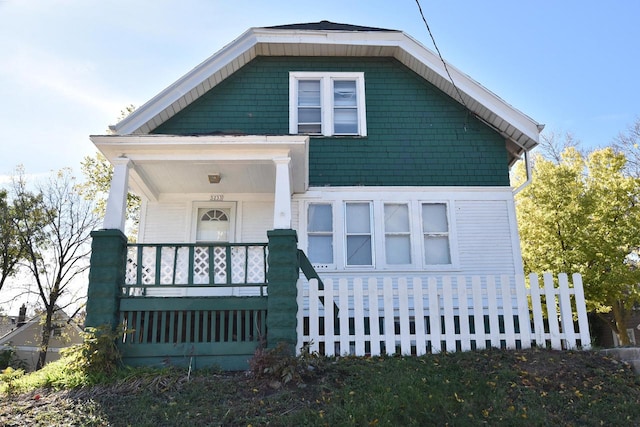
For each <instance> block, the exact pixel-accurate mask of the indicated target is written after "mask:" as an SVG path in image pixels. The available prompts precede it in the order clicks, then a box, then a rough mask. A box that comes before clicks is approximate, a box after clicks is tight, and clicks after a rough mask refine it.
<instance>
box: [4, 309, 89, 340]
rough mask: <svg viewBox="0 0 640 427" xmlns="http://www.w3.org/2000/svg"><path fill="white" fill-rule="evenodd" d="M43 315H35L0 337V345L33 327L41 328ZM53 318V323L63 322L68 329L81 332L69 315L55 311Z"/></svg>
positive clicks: (61, 311)
mask: <svg viewBox="0 0 640 427" xmlns="http://www.w3.org/2000/svg"><path fill="white" fill-rule="evenodd" d="M43 314H44V313H39V314H36V315H35V316H33V317H32V318H31V319H29V320H27V321H26V322H25V323H24V324H23V325H22V326H20V327H14V328H13V329H12V330H10V331H9V332H7V333H6V334H5V335H3V336H0V345H4V344H7V343H9V342H11V341H12V340H14V339H15V337H16V336H18V335H20V334H23V333H25V331H27V332H28V331H29V330H30V329H31V328H32V327H34V326H37V327H39V328H41V326H40V325H41V321H42V317H43ZM54 316H55V317H54V323H61V322H64V324H65V325H68V327H70V328H73V329H74V330H76V331H77V332H82V328H80V326H78V324H77V323H76V322H74V321H73V319H71V318H70V317H69V315H68V314H67V313H65V312H64V311H63V310H57V311H56V312H55V314H54ZM41 329H42V328H41Z"/></svg>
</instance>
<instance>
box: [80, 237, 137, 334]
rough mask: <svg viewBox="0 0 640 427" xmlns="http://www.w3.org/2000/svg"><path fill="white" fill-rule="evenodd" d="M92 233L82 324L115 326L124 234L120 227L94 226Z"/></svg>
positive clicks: (122, 261)
mask: <svg viewBox="0 0 640 427" xmlns="http://www.w3.org/2000/svg"><path fill="white" fill-rule="evenodd" d="M91 237H92V238H93V241H92V242H91V268H90V270H89V288H88V290H87V318H86V320H85V326H90V327H98V326H101V325H109V326H111V327H112V328H115V326H116V325H117V323H118V310H119V307H118V300H119V296H120V292H121V287H122V285H123V284H124V277H125V270H126V258H127V257H126V254H127V238H126V236H125V235H124V234H123V233H122V232H121V231H120V230H97V231H93V232H92V233H91Z"/></svg>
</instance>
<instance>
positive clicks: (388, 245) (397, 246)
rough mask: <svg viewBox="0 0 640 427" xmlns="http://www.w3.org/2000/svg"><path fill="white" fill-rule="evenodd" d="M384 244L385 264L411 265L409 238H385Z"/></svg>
mask: <svg viewBox="0 0 640 427" xmlns="http://www.w3.org/2000/svg"><path fill="white" fill-rule="evenodd" d="M384 242H385V243H384V244H385V254H386V258H387V264H411V243H410V240H409V236H386V238H385V241H384Z"/></svg>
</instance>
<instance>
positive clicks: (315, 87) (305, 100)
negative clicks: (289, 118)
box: [298, 80, 320, 107]
mask: <svg viewBox="0 0 640 427" xmlns="http://www.w3.org/2000/svg"><path fill="white" fill-rule="evenodd" d="M298 105H299V106H311V107H319V106H320V80H299V81H298Z"/></svg>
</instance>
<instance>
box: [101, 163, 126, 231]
mask: <svg viewBox="0 0 640 427" xmlns="http://www.w3.org/2000/svg"><path fill="white" fill-rule="evenodd" d="M112 163H113V176H112V177H111V188H110V189H109V198H108V199H107V209H106V213H105V215H104V223H103V225H102V227H103V228H104V229H106V230H113V229H117V230H120V231H122V232H123V233H124V223H125V219H126V216H127V193H128V189H129V168H131V166H132V163H131V160H130V159H128V158H127V157H118V158H117V159H115V160H114V161H113V162H112Z"/></svg>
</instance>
